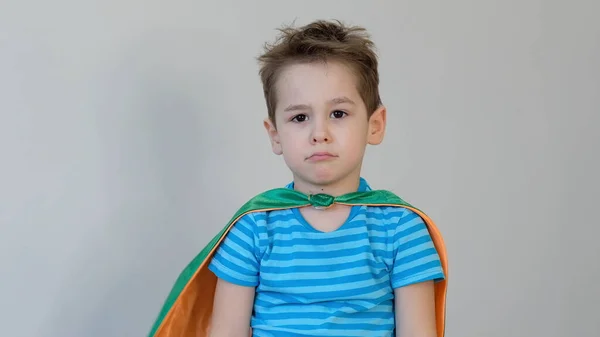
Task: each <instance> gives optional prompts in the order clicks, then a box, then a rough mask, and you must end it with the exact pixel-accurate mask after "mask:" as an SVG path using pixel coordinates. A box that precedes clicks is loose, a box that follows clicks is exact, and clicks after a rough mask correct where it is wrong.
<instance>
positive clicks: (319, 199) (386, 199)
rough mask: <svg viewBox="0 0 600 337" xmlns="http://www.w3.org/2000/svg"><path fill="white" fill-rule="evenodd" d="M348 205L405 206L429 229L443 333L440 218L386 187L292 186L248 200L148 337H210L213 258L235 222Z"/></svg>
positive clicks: (185, 277) (185, 276) (182, 281)
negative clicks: (313, 189) (323, 189)
mask: <svg viewBox="0 0 600 337" xmlns="http://www.w3.org/2000/svg"><path fill="white" fill-rule="evenodd" d="M334 203H335V204H341V205H348V206H355V205H367V206H394V207H404V208H407V209H410V210H412V211H413V212H415V213H417V214H418V215H419V216H421V218H422V219H423V221H424V222H425V224H426V225H427V228H428V230H429V233H430V235H431V238H432V240H433V244H434V246H435V248H436V250H437V252H438V255H439V257H440V261H441V264H442V269H443V271H444V276H445V278H444V280H442V281H439V282H436V283H435V285H434V287H435V314H436V326H437V335H438V337H443V336H444V332H445V320H446V290H447V282H448V261H447V257H446V247H445V245H444V241H443V238H442V235H441V233H440V232H439V230H438V229H437V227H436V225H435V223H434V222H433V221H432V220H431V219H430V218H429V217H428V216H427V215H426V214H425V213H423V212H422V211H420V210H419V209H417V208H415V207H414V206H412V205H410V204H408V203H407V202H405V201H404V200H402V199H401V198H400V197H398V196H396V195H395V194H394V193H392V192H389V191H385V190H372V191H365V192H352V193H348V194H344V195H342V196H338V197H333V196H330V195H326V194H313V195H306V194H303V193H301V192H298V191H295V190H293V189H289V188H276V189H272V190H269V191H266V192H263V193H261V194H259V195H257V196H255V197H254V198H252V199H250V200H249V201H248V202H247V203H246V204H244V205H243V206H242V207H241V208H240V209H239V210H238V211H237V212H236V213H235V215H234V216H233V217H232V218H231V220H230V221H229V223H228V224H227V225H226V226H225V227H224V228H223V229H222V230H221V231H220V232H219V233H218V234H217V235H216V236H215V237H214V238H213V239H212V240H211V241H210V242H209V243H208V244H207V245H206V246H205V247H204V249H202V251H200V253H199V254H198V255H196V257H195V258H194V259H193V260H192V261H191V262H190V263H189V264H188V265H187V266H186V267H185V269H184V270H183V271H182V272H181V274H180V275H179V277H178V278H177V280H176V281H175V284H174V286H173V288H172V290H171V292H170V293H169V295H168V296H167V299H166V301H165V303H164V305H163V307H162V310H161V311H160V313H159V315H158V317H157V319H156V321H155V323H154V325H153V326H152V329H151V331H150V334H149V335H148V337H198V336H202V337H205V336H208V332H209V329H210V323H211V316H212V308H213V299H214V295H215V288H216V284H217V277H216V276H215V275H214V274H213V273H212V272H211V271H209V269H208V265H209V263H210V260H211V258H212V256H213V254H214V253H215V251H216V249H217V248H218V247H219V244H220V243H221V242H222V240H223V239H224V238H225V236H226V235H227V233H228V232H229V230H230V229H231V227H232V226H233V224H235V223H236V221H238V220H239V219H240V218H241V217H243V216H244V215H246V214H248V213H253V212H264V211H272V210H281V209H288V208H297V207H305V206H311V205H312V206H314V207H329V206H331V205H333V204H334Z"/></svg>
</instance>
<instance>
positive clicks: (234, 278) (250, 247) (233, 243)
mask: <svg viewBox="0 0 600 337" xmlns="http://www.w3.org/2000/svg"><path fill="white" fill-rule="evenodd" d="M256 238H257V233H256V223H255V221H254V220H253V217H252V215H251V214H247V215H245V216H243V217H241V218H240V219H239V220H238V221H237V222H236V223H235V224H234V225H233V227H232V228H231V230H230V231H229V233H228V234H227V236H226V237H225V239H224V240H223V241H222V243H221V245H220V246H219V248H217V251H216V252H215V254H214V256H213V258H212V260H211V262H210V264H209V266H208V268H209V270H210V271H212V272H213V273H214V274H215V275H216V276H217V277H219V278H221V279H223V280H225V281H228V282H230V283H233V284H237V285H240V286H246V287H256V286H257V285H258V271H259V262H258V259H257V255H256V251H257V249H256V246H257V243H258V240H257V239H256Z"/></svg>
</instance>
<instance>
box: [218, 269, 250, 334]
mask: <svg viewBox="0 0 600 337" xmlns="http://www.w3.org/2000/svg"><path fill="white" fill-rule="evenodd" d="M254 293H255V290H254V288H253V287H245V286H239V285H236V284H233V283H230V282H227V281H225V280H223V279H218V281H217V287H216V290H215V299H214V307H213V315H212V322H211V332H210V337H239V336H244V337H245V336H249V335H250V317H251V315H252V305H253V303H254Z"/></svg>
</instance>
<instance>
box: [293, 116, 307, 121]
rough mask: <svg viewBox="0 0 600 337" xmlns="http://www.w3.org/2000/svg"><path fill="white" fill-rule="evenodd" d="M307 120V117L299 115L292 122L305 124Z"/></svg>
mask: <svg viewBox="0 0 600 337" xmlns="http://www.w3.org/2000/svg"><path fill="white" fill-rule="evenodd" d="M305 120H306V115H297V116H294V118H292V121H296V122H304V121H305Z"/></svg>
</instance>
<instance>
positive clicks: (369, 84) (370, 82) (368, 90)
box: [258, 20, 381, 123]
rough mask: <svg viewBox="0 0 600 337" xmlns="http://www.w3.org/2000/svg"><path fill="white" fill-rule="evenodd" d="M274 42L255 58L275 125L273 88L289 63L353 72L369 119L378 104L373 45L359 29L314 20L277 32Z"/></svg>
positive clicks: (363, 30) (362, 30)
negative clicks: (332, 64) (328, 64)
mask: <svg viewBox="0 0 600 337" xmlns="http://www.w3.org/2000/svg"><path fill="white" fill-rule="evenodd" d="M278 30H279V31H280V32H281V34H280V35H279V36H278V37H277V39H276V40H275V42H273V43H266V44H265V45H264V53H263V54H262V55H260V56H259V57H258V61H259V64H260V71H259V74H260V78H261V81H262V85H263V92H264V96H265V100H266V104H267V111H268V115H269V118H270V119H271V121H273V123H274V122H275V109H276V105H277V98H276V94H277V93H276V90H275V89H276V88H275V84H276V82H277V79H278V76H279V74H280V73H281V71H282V69H283V68H285V67H286V66H288V65H290V64H297V63H310V62H318V61H321V62H327V61H338V62H341V63H343V64H345V65H346V66H349V67H350V69H352V71H353V72H354V74H355V75H356V78H357V89H358V92H359V94H360V96H361V98H362V100H363V101H364V103H365V105H366V107H367V114H368V117H370V116H371V115H372V114H373V112H374V111H375V110H376V109H377V108H378V107H379V106H380V105H381V98H380V96H379V73H378V70H377V67H378V60H377V55H376V53H375V51H374V49H375V46H374V43H373V41H372V40H371V39H370V36H369V35H368V33H367V32H366V30H365V29H364V28H363V27H358V26H346V25H345V24H343V23H342V22H340V21H324V20H317V21H314V22H312V23H310V24H308V25H305V26H302V27H299V28H293V27H291V26H290V27H284V28H280V29H278Z"/></svg>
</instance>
